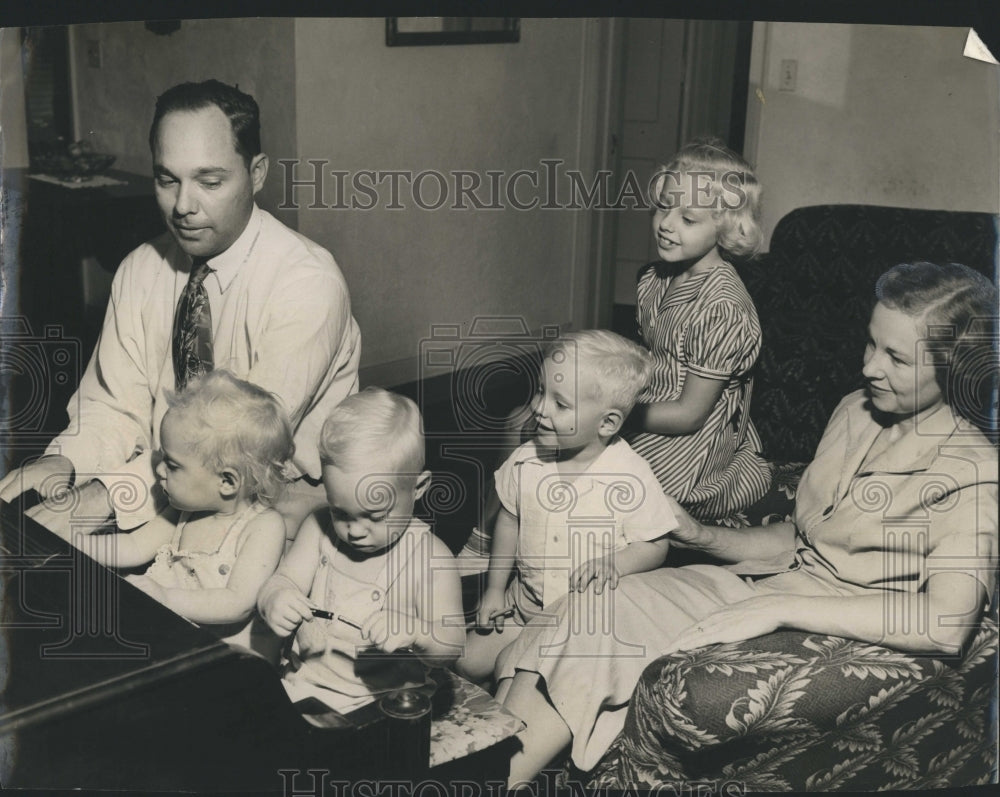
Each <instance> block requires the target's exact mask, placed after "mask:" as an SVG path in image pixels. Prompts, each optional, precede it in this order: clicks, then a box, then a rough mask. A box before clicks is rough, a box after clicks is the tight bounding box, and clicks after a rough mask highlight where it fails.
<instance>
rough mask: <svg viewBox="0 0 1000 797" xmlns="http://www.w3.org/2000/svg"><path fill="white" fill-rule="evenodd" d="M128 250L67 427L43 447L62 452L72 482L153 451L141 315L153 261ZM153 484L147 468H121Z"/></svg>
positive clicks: (118, 467)
mask: <svg viewBox="0 0 1000 797" xmlns="http://www.w3.org/2000/svg"><path fill="white" fill-rule="evenodd" d="M145 248H146V247H145V246H144V247H140V248H139V249H137V250H136V251H134V252H132V253H131V254H130V255H129V256H128V257H126V258H125V261H124V262H123V263H122V265H121V267H120V268H119V269H118V271H117V273H116V274H115V277H114V280H113V281H112V285H111V297H110V300H109V302H108V309H107V311H106V313H105V317H104V325H103V327H102V329H101V335H100V338H99V339H98V342H97V346H96V348H95V350H94V354H93V356H92V357H91V359H90V362H89V363H88V364H87V368H86V370H85V371H84V374H83V377H82V378H81V380H80V386H79V388H78V389H77V391H76V393H75V394H74V395H73V397H72V399H70V403H69V406H68V408H67V414H68V415H69V425H68V426H67V428H66V429H65V431H63V432H62V433H61V434H59V435H58V436H57V437H55V439H53V440H52V442H51V443H50V444H49V446H48V448H47V449H46V453H47V454H62V455H63V456H65V457H67V458H68V459H69V460H70V461H71V462H72V463H73V467H74V468H75V470H76V480H77V482H82V481H87V480H90V479H91V478H93V477H94V476H96V475H98V474H107V473H112V474H113V473H115V472H116V471H119V470H122V469H125V465H126V463H128V462H130V461H131V460H133V459H135V458H136V457H137V456H139V455H141V454H142V453H143V452H148V451H149V449H150V448H151V447H152V428H151V421H150V419H151V418H152V406H153V389H152V387H151V384H152V382H153V378H152V376H151V373H150V369H151V368H153V367H154V366H153V365H152V364H150V363H147V362H146V360H145V354H146V346H145V332H144V327H143V324H142V318H141V315H140V311H141V307H142V303H143V294H144V290H143V278H144V277H145V279H147V280H148V279H149V276H148V274H147V273H144V272H149V271H150V270H151V268H152V265H153V264H152V263H148V262H146V259H145V258H143V257H142V252H143V251H144V250H145ZM126 470H127V473H126V474H125V475H126V476H131V475H136V473H137V472H138V473H140V474H142V480H143V481H144V482H145V483H146V486H147V487H148V486H151V485H152V483H153V474H152V469H151V468H142V467H140V468H139V469H138V471H136V470H135V469H126Z"/></svg>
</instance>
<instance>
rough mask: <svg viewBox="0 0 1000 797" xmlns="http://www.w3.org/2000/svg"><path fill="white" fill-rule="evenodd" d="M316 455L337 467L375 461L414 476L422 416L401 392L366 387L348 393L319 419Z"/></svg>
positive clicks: (420, 460)
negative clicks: (317, 451) (319, 429)
mask: <svg viewBox="0 0 1000 797" xmlns="http://www.w3.org/2000/svg"><path fill="white" fill-rule="evenodd" d="M319 455H320V459H321V460H322V461H323V464H325V465H333V466H335V467H337V468H340V469H341V470H356V469H358V468H365V467H371V465H372V463H373V462H375V463H378V466H379V467H382V468H385V469H386V470H388V471H390V472H393V473H397V474H399V475H400V476H412V477H413V478H414V479H415V478H416V477H417V475H418V474H419V473H420V472H421V471H422V470H423V469H424V433H423V420H422V418H421V416H420V410H419V409H417V405H416V404H414V403H413V401H411V400H410V399H408V398H406V397H405V396H400V395H399V394H397V393H391V392H390V391H388V390H383V389H382V388H380V387H368V388H365V389H364V390H362V391H361V392H360V393H355V394H354V395H353V396H348V397H347V398H345V399H344V400H343V401H342V402H340V404H338V405H337V406H336V407H334V409H333V411H332V412H331V413H330V415H329V417H327V419H326V421H325V422H324V423H323V430H322V431H321V432H320V438H319Z"/></svg>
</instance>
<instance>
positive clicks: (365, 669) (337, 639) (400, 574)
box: [258, 388, 465, 712]
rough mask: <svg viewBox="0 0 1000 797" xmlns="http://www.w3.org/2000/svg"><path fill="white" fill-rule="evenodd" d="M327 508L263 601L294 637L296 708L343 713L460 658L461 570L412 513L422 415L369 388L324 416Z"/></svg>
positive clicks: (420, 477)
mask: <svg viewBox="0 0 1000 797" xmlns="http://www.w3.org/2000/svg"><path fill="white" fill-rule="evenodd" d="M319 450H320V456H321V457H322V461H323V484H324V486H325V488H326V494H327V499H328V502H329V510H328V511H326V512H317V513H316V514H314V515H312V516H310V517H308V518H307V519H306V520H305V522H304V523H303V524H302V527H301V528H300V529H299V533H298V535H297V536H296V538H295V541H294V543H293V544H292V546H291V548H290V549H289V550H288V552H287V554H286V555H285V557H284V559H283V560H282V562H281V565H280V566H279V567H278V571H277V572H276V573H275V574H274V575H273V576H272V577H271V578H270V579H269V580H268V581H267V583H266V584H265V585H264V587H263V589H261V592H260V594H259V596H258V607H259V609H260V613H261V616H262V617H264V619H265V621H266V622H267V624H268V625H269V626H270V627H271V629H272V630H273V631H274V632H275V633H276V634H278V635H279V636H281V637H288V636H290V635H291V634H292V633H294V634H295V639H294V642H293V644H292V647H291V651H290V652H289V654H288V657H287V660H286V661H285V662H284V665H283V668H282V670H283V672H282V682H283V684H284V686H285V689H286V690H287V692H288V694H289V697H290V698H291V699H292V701H293V702H297V701H299V700H302V699H306V698H309V697H313V698H317V699H319V700H320V701H322V702H323V703H325V704H326V705H328V706H330V707H331V708H334V709H336V710H337V711H340V712H346V711H350V710H352V709H354V708H357V707H359V706H361V705H364V704H365V703H368V702H370V701H371V700H373V699H374V698H375V697H376V696H377V695H379V694H382V693H384V692H388V691H393V690H396V689H401V688H406V687H418V686H420V685H423V684H430V683H431V682H430V679H429V677H428V669H429V668H430V667H440V666H445V665H447V664H449V663H450V662H452V661H454V660H455V659H456V658H458V656H459V655H460V654H461V652H462V647H463V643H464V636H465V633H464V627H463V624H462V622H461V617H462V599H461V587H460V583H459V577H458V573H457V571H456V569H455V566H454V560H453V557H452V555H451V552H450V550H449V549H448V547H447V546H446V545H445V544H444V543H443V542H442V541H441V540H439V539H438V538H437V537H435V536H434V534H433V533H432V532H431V530H430V529H429V528H428V526H427V524H425V523H423V522H422V521H420V520H418V519H416V518H414V517H413V505H414V502H415V501H416V500H417V499H418V498H419V497H420V496H421V495H423V493H424V492H425V491H426V490H427V487H428V485H429V484H430V478H431V475H430V473H429V472H428V471H426V470H424V469H423V467H424V439H423V433H422V431H421V418H420V411H419V410H418V409H417V406H416V405H415V404H414V403H413V402H412V401H410V400H409V399H407V398H404V397H402V396H398V395H395V394H393V393H390V392H388V391H386V390H382V389H379V388H368V389H367V390H364V391H362V392H361V393H357V394H355V395H353V396H350V397H348V398H347V399H345V400H344V401H343V402H342V403H341V404H340V405H339V406H338V407H337V408H336V409H335V410H334V411H333V412H332V413H331V415H330V417H329V418H327V420H326V423H325V424H324V425H323V431H322V434H321V439H320V444H319Z"/></svg>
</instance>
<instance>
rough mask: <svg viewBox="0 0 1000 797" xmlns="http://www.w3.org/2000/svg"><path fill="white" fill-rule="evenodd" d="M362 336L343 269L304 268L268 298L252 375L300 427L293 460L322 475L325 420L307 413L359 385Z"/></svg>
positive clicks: (329, 404) (335, 401)
mask: <svg viewBox="0 0 1000 797" xmlns="http://www.w3.org/2000/svg"><path fill="white" fill-rule="evenodd" d="M360 353H361V338H360V334H359V332H358V328H357V323H356V322H355V320H354V318H353V317H352V315H351V302H350V296H349V295H348V292H347V287H346V285H345V284H344V282H343V279H342V278H341V277H340V275H339V272H335V271H331V270H328V269H323V268H308V269H303V274H302V275H301V276H300V277H298V278H296V279H294V280H292V281H291V282H289V283H288V284H285V285H282V286H281V287H280V290H278V291H277V292H276V293H275V294H274V295H272V296H271V297H269V298H268V304H267V316H266V319H265V321H264V326H263V328H262V334H261V335H260V344H259V347H258V350H257V351H256V352H255V354H254V362H253V363H252V364H251V367H250V372H249V374H248V375H247V377H246V378H247V379H248V380H249V381H251V382H254V383H255V384H257V385H259V386H260V387H262V388H264V389H265V390H268V391H270V392H272V393H274V394H275V395H276V396H277V397H278V398H279V399H280V400H281V402H282V404H283V405H284V407H285V410H286V411H287V412H288V415H289V418H290V420H291V422H292V426H293V428H295V430H296V433H295V456H294V460H293V461H294V463H295V464H296V466H297V467H298V468H299V470H300V471H301V472H304V473H309V474H310V475H312V476H318V475H319V472H320V462H319V453H318V450H317V441H318V440H319V434H320V428H321V427H322V423H323V421H324V420H325V418H323V417H318V415H322V414H324V413H322V412H320V413H319V414H318V415H317V416H316V417H308V419H307V416H309V414H310V412H311V411H312V410H313V409H314V408H315V407H316V406H317V405H318V404H320V403H321V402H322V403H323V404H324V406H325V407H327V408H332V407H333V406H335V405H336V404H338V403H339V402H340V401H342V400H343V399H344V398H346V397H347V396H349V395H350V394H352V393H354V392H356V391H357V389H358V374H357V368H358V362H359V360H360Z"/></svg>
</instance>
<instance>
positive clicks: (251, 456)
mask: <svg viewBox="0 0 1000 797" xmlns="http://www.w3.org/2000/svg"><path fill="white" fill-rule="evenodd" d="M167 405H168V406H169V407H170V411H171V412H174V413H177V414H179V415H181V416H182V417H183V419H184V427H185V432H186V436H187V437H188V440H189V442H190V444H191V448H192V450H193V451H194V452H195V454H196V455H197V456H198V457H199V458H200V459H201V460H202V463H203V464H204V465H205V467H207V468H209V469H210V470H213V471H216V472H221V471H222V470H223V469H224V468H235V469H236V470H237V471H238V472H239V474H240V476H241V477H242V479H243V483H244V484H245V485H246V486H247V487H248V489H249V494H250V496H251V497H252V498H254V499H256V500H257V501H260V502H261V503H262V504H265V505H267V506H272V505H273V504H274V502H275V501H276V500H277V499H278V497H279V496H280V495H281V492H282V490H283V489H284V487H285V484H286V483H287V481H288V479H287V477H286V475H285V465H286V463H287V462H288V460H290V459H291V458H292V454H293V453H295V443H294V441H293V439H292V427H291V424H290V423H289V422H288V416H287V415H286V414H285V411H284V409H282V407H281V404H280V403H279V402H278V399H277V398H275V397H274V395H272V394H271V393H268V392H267V391H266V390H264V389H263V388H260V387H257V385H254V384H251V383H250V382H247V381H245V380H243V379H237V378H236V377H235V376H233V375H232V374H231V373H229V371H225V370H217V371H209V372H208V373H207V374H205V375H204V376H201V377H199V378H198V379H195V380H192V381H191V382H190V383H189V384H188V386H187V388H186V389H185V390H183V391H182V392H180V393H168V394H167Z"/></svg>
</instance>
